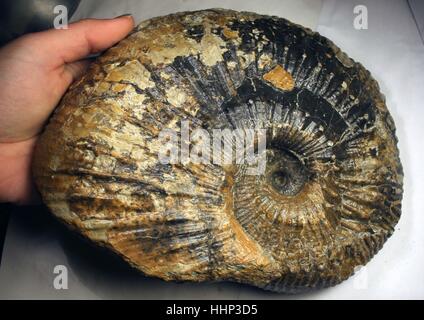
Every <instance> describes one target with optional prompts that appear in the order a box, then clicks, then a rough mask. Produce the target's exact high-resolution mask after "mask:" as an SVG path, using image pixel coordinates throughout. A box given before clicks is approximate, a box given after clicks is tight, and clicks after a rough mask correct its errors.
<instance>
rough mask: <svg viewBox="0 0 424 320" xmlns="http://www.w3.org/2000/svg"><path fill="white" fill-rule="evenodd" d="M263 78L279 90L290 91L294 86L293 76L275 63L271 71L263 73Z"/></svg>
mask: <svg viewBox="0 0 424 320" xmlns="http://www.w3.org/2000/svg"><path fill="white" fill-rule="evenodd" d="M263 78H264V80H266V81H268V82H270V83H271V84H272V85H273V86H274V87H276V88H278V89H281V90H285V91H291V90H293V88H294V80H293V77H292V76H291V74H290V73H289V72H287V71H286V70H284V68H283V67H281V66H280V65H277V66H276V67H275V68H273V69H272V70H271V71H269V72H267V73H265V74H264V76H263Z"/></svg>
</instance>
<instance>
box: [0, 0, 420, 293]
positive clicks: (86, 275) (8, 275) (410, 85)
mask: <svg viewBox="0 0 424 320" xmlns="http://www.w3.org/2000/svg"><path fill="white" fill-rule="evenodd" d="M94 2H95V1H94V0H92V1H86V2H85V3H83V6H82V7H80V8H79V9H78V10H77V13H76V18H81V17H87V16H92V17H112V16H117V15H120V14H123V13H128V12H133V13H134V14H135V17H136V19H137V20H141V19H145V18H148V17H152V16H157V15H162V14H165V13H170V12H175V11H181V10H195V9H200V8H206V7H227V8H228V7H230V8H233V9H238V10H250V11H257V12H262V13H268V14H274V15H279V16H282V17H286V18H289V19H291V20H293V21H295V22H298V23H302V24H304V25H307V26H309V27H312V28H313V29H316V28H315V23H316V22H318V28H317V29H318V31H319V32H320V33H322V34H323V35H325V36H327V37H329V38H330V39H332V40H333V41H334V42H335V43H336V44H337V45H339V46H340V47H341V48H342V49H343V50H344V51H345V52H347V53H348V54H349V55H350V56H351V57H352V58H354V59H355V60H357V61H360V62H361V63H363V64H364V66H365V67H366V68H368V69H369V70H370V71H371V72H372V74H373V75H374V77H375V78H376V79H377V80H378V82H379V83H380V85H381V90H382V91H383V92H384V93H385V95H386V98H387V105H388V107H389V109H390V111H391V113H392V115H393V117H394V120H395V122H396V126H397V135H398V138H399V140H400V144H399V147H400V152H401V159H402V162H403V167H404V171H405V181H404V183H405V193H404V201H403V215H402V218H401V220H400V223H399V224H398V226H397V227H396V232H395V233H394V235H393V236H392V237H391V238H390V239H389V240H388V242H387V243H386V244H385V246H384V248H383V249H382V250H381V252H380V253H378V254H377V255H376V257H374V258H373V260H372V261H371V262H370V263H369V264H367V266H366V269H363V270H362V271H360V272H359V273H358V274H357V275H355V276H354V277H352V278H350V279H349V280H347V281H345V282H343V283H341V284H340V285H338V286H336V287H333V288H329V289H325V290H321V291H317V292H312V293H309V294H304V295H296V296H286V295H281V294H273V293H268V292H263V291H261V290H258V289H255V288H251V287H248V286H242V285H237V284H231V283H218V284H176V283H165V282H164V281H161V280H158V279H149V278H145V277H142V276H140V275H139V274H137V273H136V272H133V271H131V270H129V269H128V268H126V266H125V265H119V266H118V267H111V266H109V264H112V263H115V260H113V259H111V258H109V256H106V255H103V254H101V253H97V251H94V250H91V249H90V248H89V247H88V246H86V245H85V244H84V242H82V241H81V240H79V239H78V238H77V237H76V236H75V235H71V234H70V233H69V232H67V230H66V229H65V228H64V227H62V226H60V225H59V224H58V223H57V222H55V221H54V219H52V218H51V217H49V216H47V215H45V214H40V215H39V216H38V217H34V216H33V215H31V212H26V213H23V212H19V213H16V214H14V215H12V218H11V221H10V225H9V229H8V232H7V237H6V241H5V247H4V253H3V261H2V266H1V268H0V298H24V299H31V298H41V299H42V298H60V299H63V298H76V299H85V298H90V299H95V298H111V299H120V298H121V299H146V298H168V299H179V298H188V299H190V298H194V299H213V298H217V299H227V298H234V299H281V298H288V299H297V298H306V299H343V298H345V299H358V298H364V299H378V298H398V299H406V298H424V275H423V273H422V268H423V266H424V250H423V248H424V233H423V232H422V231H421V230H422V226H423V225H424V215H423V214H422V213H423V212H424V206H423V201H421V197H422V195H423V194H424V179H423V168H422V167H423V166H422V159H423V151H422V150H423V142H422V141H423V137H424V129H423V128H424V125H423V123H422V121H423V120H422V119H423V115H424V111H423V110H424V108H423V107H422V106H421V104H422V101H424V90H423V84H424V76H423V71H424V46H423V43H422V42H421V39H420V36H419V33H418V29H417V27H416V25H415V23H414V20H413V18H412V15H411V12H410V10H409V6H408V4H407V2H406V1H395V0H392V1H364V0H361V1H350V2H349V1H343V2H342V1H327V0H326V1H324V3H323V7H322V10H321V14H320V16H319V20H318V13H319V12H320V5H317V4H311V2H310V1H262V2H261V3H258V2H257V1H232V2H231V5H230V6H229V5H225V4H226V3H229V2H226V1H207V2H206V1H205V2H201V1H190V0H188V1H173V2H172V3H171V2H169V1H168V2H165V1H164V2H159V1H142V2H138V1H137V2H136V1H120V2H116V1H104V4H102V6H101V7H100V8H99V7H95V5H94ZM116 3H117V7H112V5H113V4H116ZM313 3H315V2H313ZM171 4H172V5H171ZM358 4H364V5H366V7H367V8H368V18H369V24H368V27H369V28H368V30H355V29H354V28H353V18H354V13H353V8H354V6H355V5H358ZM109 5H110V6H109ZM302 19H304V20H302ZM58 264H62V265H65V266H67V269H68V272H69V282H68V284H69V289H68V290H55V289H54V288H53V279H54V276H55V275H54V274H53V268H54V266H55V265H58Z"/></svg>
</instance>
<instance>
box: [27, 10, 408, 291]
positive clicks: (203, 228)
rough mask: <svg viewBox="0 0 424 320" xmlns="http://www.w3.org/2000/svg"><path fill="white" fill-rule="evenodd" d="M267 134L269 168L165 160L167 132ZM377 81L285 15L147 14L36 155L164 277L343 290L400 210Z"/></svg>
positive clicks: (52, 199) (77, 206) (100, 225)
mask: <svg viewBox="0 0 424 320" xmlns="http://www.w3.org/2000/svg"><path fill="white" fill-rule="evenodd" d="M182 120H189V121H190V125H191V127H192V128H193V129H195V128H203V129H205V130H207V131H208V132H211V131H212V130H214V129H232V130H233V129H240V128H241V129H243V128H251V127H254V128H264V129H266V136H267V139H266V142H267V151H266V153H267V167H266V168H267V169H266V171H265V173H264V174H263V175H258V176H254V175H246V174H245V168H244V166H243V165H233V166H219V165H214V164H193V163H189V164H185V165H182V164H177V165H164V164H161V163H159V162H158V159H157V154H158V150H159V149H160V147H161V145H160V143H159V142H158V139H157V137H158V134H159V132H160V131H161V130H163V129H166V128H168V129H175V130H176V131H178V130H179V128H180V125H181V121H182ZM396 142H397V140H396V136H395V128H394V124H393V120H392V118H391V116H390V114H389V113H388V111H387V108H386V106H385V103H384V98H383V97H382V95H381V93H380V92H379V88H378V85H377V83H376V82H375V80H373V79H372V77H371V76H370V74H369V72H368V71H366V70H365V69H364V68H363V67H362V66H361V65H360V64H358V63H356V62H354V61H352V60H351V59H350V58H348V57H347V56H346V55H345V54H344V53H342V52H341V51H340V50H339V49H338V48H337V47H336V46H335V45H334V44H333V43H332V42H331V41H329V40H327V39H326V38H324V37H321V36H320V35H319V34H317V33H313V32H312V31H310V30H309V29H305V28H303V27H301V26H298V25H294V24H292V23H290V22H288V21H287V20H284V19H281V18H277V17H269V16H262V15H257V14H253V13H240V12H235V11H228V10H205V11H197V12H188V13H187V12H186V13H178V14H174V15H169V16H165V17H160V18H154V19H150V20H148V21H145V22H143V23H141V24H140V25H139V26H138V27H137V28H136V29H135V30H134V32H132V34H131V35H130V36H129V37H128V38H126V39H125V40H123V41H122V42H120V43H119V44H118V45H117V46H115V47H113V48H111V49H110V50H108V51H107V52H106V53H105V54H104V55H103V56H101V57H100V58H99V59H98V60H97V61H96V62H95V63H94V64H93V65H92V66H91V68H90V70H89V72H88V73H87V75H85V77H83V79H81V80H80V81H79V82H77V83H76V84H74V85H73V86H72V88H71V89H70V91H69V92H68V93H67V95H66V96H65V97H64V99H63V101H62V102H61V104H60V106H59V107H58V109H57V110H56V112H55V114H54V116H53V117H52V118H51V121H50V123H49V125H48V127H47V129H46V131H45V132H44V134H43V136H42V138H41V141H40V143H39V145H38V147H37V150H36V157H35V162H34V175H35V178H36V182H37V185H38V187H39V189H40V191H41V193H42V195H43V199H44V201H45V202H46V204H47V205H48V206H49V208H50V209H51V211H52V212H53V213H54V214H55V215H56V216H58V217H60V218H61V219H63V220H64V221H65V222H66V223H68V224H70V225H72V226H74V227H76V228H77V229H78V230H79V231H80V232H82V233H83V234H84V235H86V236H87V237H88V238H90V239H92V240H94V241H96V242H99V243H101V244H103V245H105V246H107V247H109V248H111V249H112V250H114V251H115V252H117V253H118V254H120V255H121V256H122V257H123V258H124V259H126V260H127V261H129V262H130V263H131V264H132V265H134V266H135V267H137V268H138V269H140V270H142V271H143V272H144V273H146V274H148V275H151V276H157V277H161V278H163V279H166V280H190V281H202V280H232V281H237V282H243V283H249V284H252V285H256V286H259V287H262V288H266V289H269V290H274V291H284V292H298V291H302V290H306V289H310V288H319V287H326V286H330V285H334V284H336V283H339V282H341V281H342V280H344V279H346V278H347V277H349V276H350V275H351V274H352V273H353V271H354V269H355V267H356V266H358V265H363V264H365V263H367V262H368V261H369V260H370V259H371V258H372V256H373V255H374V254H375V253H376V252H377V251H378V250H379V249H380V248H381V247H382V246H383V243H384V242H385V240H386V239H387V238H388V237H389V236H390V235H391V233H392V232H393V230H394V229H393V228H394V226H395V224H396V223H397V221H398V219H399V217H400V208H401V198H402V167H401V164H400V161H399V156H398V150H397V147H396Z"/></svg>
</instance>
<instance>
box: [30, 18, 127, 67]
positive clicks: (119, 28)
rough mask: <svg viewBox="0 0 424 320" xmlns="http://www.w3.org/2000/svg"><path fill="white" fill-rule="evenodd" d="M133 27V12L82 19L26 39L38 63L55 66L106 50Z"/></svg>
mask: <svg viewBox="0 0 424 320" xmlns="http://www.w3.org/2000/svg"><path fill="white" fill-rule="evenodd" d="M133 27H134V20H133V18H132V16H130V15H127V16H121V17H118V18H115V19H85V20H81V21H78V22H75V23H72V24H70V25H69V26H68V29H51V30H47V31H42V32H38V33H34V34H31V35H29V36H28V38H27V39H26V40H27V42H30V43H25V45H26V47H27V50H31V53H32V56H33V57H37V59H38V63H40V64H42V65H44V66H46V67H49V68H52V69H55V68H57V67H61V66H63V65H65V64H67V63H72V62H75V61H78V60H80V59H83V58H85V57H86V56H88V55H89V54H93V53H97V52H100V51H102V50H105V49H107V48H109V47H111V46H112V45H114V44H115V43H117V42H118V41H119V40H121V39H122V38H124V37H125V36H126V35H127V34H128V33H129V32H130V31H131V30H132V28H133Z"/></svg>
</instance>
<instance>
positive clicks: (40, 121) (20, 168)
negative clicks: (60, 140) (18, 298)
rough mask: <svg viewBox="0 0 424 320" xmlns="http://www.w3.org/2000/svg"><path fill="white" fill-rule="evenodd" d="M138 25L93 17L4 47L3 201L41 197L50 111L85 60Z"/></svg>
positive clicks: (0, 120)
mask: <svg viewBox="0 0 424 320" xmlns="http://www.w3.org/2000/svg"><path fill="white" fill-rule="evenodd" d="M133 27H134V20H133V18H132V17H131V16H123V17H119V18H115V19H104V20H95V19H87V20H81V21H79V22H76V23H73V24H70V25H69V28H68V29H63V30H48V31H43V32H38V33H32V34H28V35H25V36H23V37H21V38H18V39H16V40H14V41H12V42H11V43H9V44H7V45H6V46H4V47H2V48H1V49H0V202H11V203H16V204H28V203H34V202H37V201H39V198H38V193H37V191H36V189H35V186H34V183H33V180H32V175H31V162H32V155H33V150H34V146H35V144H36V142H37V139H38V137H39V135H40V133H41V132H42V130H43V127H44V125H45V124H46V121H47V119H48V117H49V115H50V114H51V112H52V111H53V110H54V108H55V107H56V105H57V104H58V102H59V101H60V98H61V97H62V96H63V94H64V93H65V91H66V89H67V88H68V87H69V85H70V84H71V83H72V82H73V81H75V80H76V79H77V78H79V77H80V76H81V74H83V73H84V71H85V69H86V68H87V66H88V64H89V62H88V60H86V59H84V58H86V57H87V56H88V55H90V54H93V53H98V52H101V51H103V50H105V49H107V48H109V47H110V46H112V45H114V44H115V43H117V42H118V41H119V40H121V39H123V38H124V37H125V36H126V35H127V34H128V33H129V32H130V31H131V30H132V28H133Z"/></svg>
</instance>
